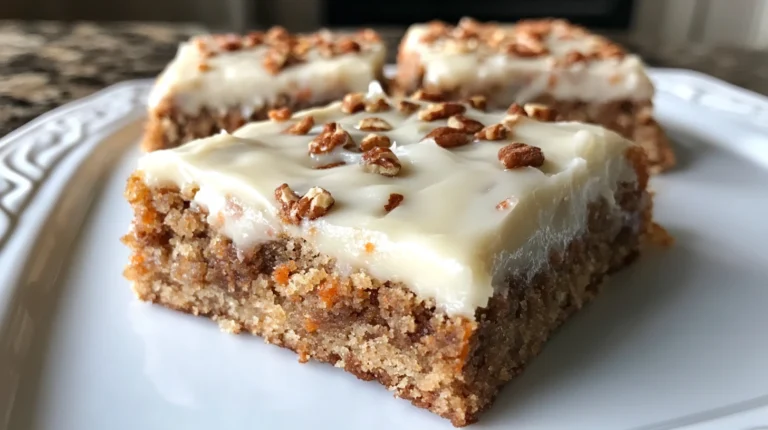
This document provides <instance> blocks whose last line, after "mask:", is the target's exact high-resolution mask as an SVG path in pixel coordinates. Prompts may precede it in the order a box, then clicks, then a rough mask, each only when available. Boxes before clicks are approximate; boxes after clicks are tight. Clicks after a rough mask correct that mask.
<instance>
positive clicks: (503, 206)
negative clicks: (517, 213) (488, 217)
mask: <svg viewBox="0 0 768 430" xmlns="http://www.w3.org/2000/svg"><path fill="white" fill-rule="evenodd" d="M512 206H513V203H512V199H511V198H508V199H504V200H502V201H500V202H499V204H497V205H496V210H499V211H503V210H507V209H509V208H511V207H512Z"/></svg>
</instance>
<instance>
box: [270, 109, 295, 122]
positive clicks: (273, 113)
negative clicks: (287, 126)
mask: <svg viewBox="0 0 768 430" xmlns="http://www.w3.org/2000/svg"><path fill="white" fill-rule="evenodd" d="M267 115H268V116H269V119H271V120H272V121H277V122H282V121H288V120H289V119H291V116H292V115H293V112H291V110H290V109H288V108H287V107H282V108H279V109H270V110H269V112H267Z"/></svg>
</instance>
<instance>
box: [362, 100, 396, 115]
mask: <svg viewBox="0 0 768 430" xmlns="http://www.w3.org/2000/svg"><path fill="white" fill-rule="evenodd" d="M391 108H392V106H390V105H389V103H387V101H386V100H384V99H381V98H378V99H376V100H369V101H368V102H367V103H366V104H365V111H366V112H384V111H388V110H389V109H391Z"/></svg>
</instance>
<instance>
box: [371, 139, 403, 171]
mask: <svg viewBox="0 0 768 430" xmlns="http://www.w3.org/2000/svg"><path fill="white" fill-rule="evenodd" d="M363 168H364V169H365V171H367V172H370V173H378V174H379V175H384V176H397V174H398V173H400V160H398V159H397V155H395V153H394V152H392V150H391V149H389V148H381V147H378V146H377V147H373V148H371V149H369V150H368V151H365V152H364V153H363Z"/></svg>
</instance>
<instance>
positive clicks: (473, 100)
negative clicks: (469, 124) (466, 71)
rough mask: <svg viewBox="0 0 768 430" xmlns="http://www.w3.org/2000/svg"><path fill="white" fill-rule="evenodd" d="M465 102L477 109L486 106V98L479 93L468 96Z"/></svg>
mask: <svg viewBox="0 0 768 430" xmlns="http://www.w3.org/2000/svg"><path fill="white" fill-rule="evenodd" d="M467 103H468V104H469V105H470V106H472V107H473V108H475V109H477V110H485V109H486V107H488V99H487V98H486V97H485V96H480V95H478V96H472V97H470V98H468V99H467Z"/></svg>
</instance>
